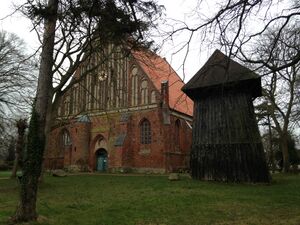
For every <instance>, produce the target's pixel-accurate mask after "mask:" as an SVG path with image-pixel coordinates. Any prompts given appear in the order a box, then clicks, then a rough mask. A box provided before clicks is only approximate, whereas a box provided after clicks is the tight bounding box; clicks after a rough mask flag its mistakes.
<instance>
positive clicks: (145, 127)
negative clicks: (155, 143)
mask: <svg viewBox="0 0 300 225" xmlns="http://www.w3.org/2000/svg"><path fill="white" fill-rule="evenodd" d="M140 141H141V144H150V143H151V124H150V122H149V120H147V119H144V120H143V121H142V122H141V123H140Z"/></svg>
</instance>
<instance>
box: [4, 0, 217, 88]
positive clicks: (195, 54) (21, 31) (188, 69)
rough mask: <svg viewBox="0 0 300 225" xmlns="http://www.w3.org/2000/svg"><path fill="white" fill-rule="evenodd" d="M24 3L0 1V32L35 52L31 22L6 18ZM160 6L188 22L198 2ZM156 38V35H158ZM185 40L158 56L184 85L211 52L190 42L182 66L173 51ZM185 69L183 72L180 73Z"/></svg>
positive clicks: (176, 0) (170, 1)
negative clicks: (179, 77)
mask: <svg viewBox="0 0 300 225" xmlns="http://www.w3.org/2000/svg"><path fill="white" fill-rule="evenodd" d="M22 2H24V0H1V8H0V18H1V19H2V18H4V17H6V18H5V19H4V20H0V29H1V30H5V31H9V32H13V33H16V34H17V35H18V36H19V37H21V38H22V39H23V40H24V41H25V42H26V43H27V46H28V50H29V51H34V49H36V48H37V47H38V46H39V43H38V41H37V39H36V34H35V33H34V31H31V29H32V26H31V24H30V21H29V20H27V19H26V18H24V17H22V15H20V14H14V15H11V16H9V15H10V14H11V13H12V12H13V11H14V7H13V5H12V4H13V3H16V4H20V3H22ZM159 3H160V4H163V5H164V6H165V8H166V11H165V13H166V18H168V19H170V18H172V19H174V20H180V21H188V22H190V14H191V12H192V11H193V9H195V6H196V3H197V0H160V1H159ZM156 36H159V34H158V33H157V34H156ZM159 40H160V39H159V37H157V42H159ZM185 41H186V37H185V36H184V35H181V36H180V37H177V38H175V39H174V40H173V42H171V41H169V42H168V43H167V44H165V45H164V46H163V48H162V49H161V51H160V52H159V54H160V55H161V56H162V57H166V59H167V60H168V61H169V62H170V64H171V65H172V67H173V68H174V69H175V70H176V71H177V73H178V74H179V75H180V76H181V77H182V78H183V79H184V81H185V82H187V81H188V80H189V79H190V78H191V77H192V76H193V75H194V74H195V73H196V72H197V71H198V70H199V69H200V67H201V66H202V65H203V63H204V62H205V61H206V60H207V58H208V57H209V54H211V53H212V52H211V51H212V50H211V51H208V52H206V51H205V50H203V49H202V50H200V48H199V47H198V46H199V44H197V43H196V41H195V42H193V44H192V47H191V49H190V51H189V56H188V58H187V61H186V63H185V67H184V68H183V67H182V64H183V59H184V56H185V51H181V52H179V53H176V54H174V53H175V49H176V48H178V47H179V46H180V45H182V43H184V42H185ZM183 69H184V71H183Z"/></svg>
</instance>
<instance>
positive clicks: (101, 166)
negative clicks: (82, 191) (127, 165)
mask: <svg viewBox="0 0 300 225" xmlns="http://www.w3.org/2000/svg"><path fill="white" fill-rule="evenodd" d="M95 155H96V157H95V158H96V171H99V172H106V171H107V168H108V154H107V151H106V150H105V149H104V148H99V149H97V151H96V152H95Z"/></svg>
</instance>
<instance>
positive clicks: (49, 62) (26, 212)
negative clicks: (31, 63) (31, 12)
mask: <svg viewBox="0 0 300 225" xmlns="http://www.w3.org/2000/svg"><path fill="white" fill-rule="evenodd" d="M58 1H59V0H49V1H48V8H47V10H48V12H47V16H46V18H45V21H44V35H43V45H42V53H41V62H40V70H39V78H38V87H37V94H36V100H35V104H34V106H33V111H32V117H31V121H30V126H29V134H28V148H27V152H26V158H25V161H24V168H23V176H22V179H21V191H20V203H19V206H18V208H17V211H16V213H15V215H14V217H13V220H14V221H16V222H24V221H30V220H36V218H37V212H36V200H37V190H38V181H39V177H40V175H41V170H42V161H43V153H44V149H45V142H46V133H45V128H46V118H47V111H48V107H49V103H50V102H51V99H52V97H53V96H52V89H53V88H52V77H53V74H52V67H53V50H54V40H55V28H56V21H57V9H58Z"/></svg>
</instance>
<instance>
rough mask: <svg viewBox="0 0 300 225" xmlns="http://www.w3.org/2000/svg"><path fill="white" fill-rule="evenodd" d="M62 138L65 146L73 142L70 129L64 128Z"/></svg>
mask: <svg viewBox="0 0 300 225" xmlns="http://www.w3.org/2000/svg"><path fill="white" fill-rule="evenodd" d="M61 140H62V145H63V146H69V145H71V144H72V141H71V136H70V133H69V131H67V130H63V132H62V135H61Z"/></svg>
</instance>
